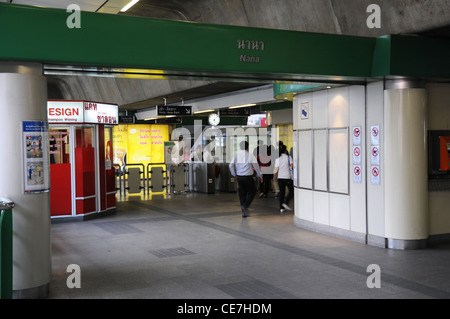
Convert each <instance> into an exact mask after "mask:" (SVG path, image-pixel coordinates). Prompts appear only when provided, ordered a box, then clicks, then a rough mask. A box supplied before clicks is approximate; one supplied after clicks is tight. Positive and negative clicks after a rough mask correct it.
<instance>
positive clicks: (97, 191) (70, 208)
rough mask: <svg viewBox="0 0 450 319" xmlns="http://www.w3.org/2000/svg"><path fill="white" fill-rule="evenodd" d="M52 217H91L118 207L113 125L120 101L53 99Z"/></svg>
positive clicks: (50, 119)
mask: <svg viewBox="0 0 450 319" xmlns="http://www.w3.org/2000/svg"><path fill="white" fill-rule="evenodd" d="M47 112H48V122H49V134H48V135H49V147H50V187H51V190H50V202H51V216H52V220H54V221H56V220H63V219H67V218H70V219H74V218H75V219H81V220H84V219H88V218H93V217H98V216H101V215H105V214H111V213H114V212H115V208H116V185H115V172H114V167H113V166H112V152H113V150H112V145H113V144H112V127H113V126H114V125H117V124H118V118H119V117H118V106H117V105H116V104H105V103H97V102H90V101H67V100H49V101H48V103H47Z"/></svg>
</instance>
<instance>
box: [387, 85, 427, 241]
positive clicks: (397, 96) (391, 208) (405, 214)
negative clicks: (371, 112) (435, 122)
mask: <svg viewBox="0 0 450 319" xmlns="http://www.w3.org/2000/svg"><path fill="white" fill-rule="evenodd" d="M384 97H385V114H384V121H385V131H386V132H385V148H386V149H385V151H384V156H385V176H384V178H385V235H386V238H387V239H388V248H397V249H415V248H422V247H424V246H425V244H426V239H427V238H428V235H429V233H428V175H427V103H426V90H425V89H424V86H423V83H416V82H413V81H391V82H386V87H385V92H384ZM381 151H382V152H383V150H381Z"/></svg>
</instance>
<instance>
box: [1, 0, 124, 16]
mask: <svg viewBox="0 0 450 319" xmlns="http://www.w3.org/2000/svg"><path fill="white" fill-rule="evenodd" d="M0 2H6V3H13V4H24V5H30V6H40V7H47V8H59V9H67V7H68V6H69V5H70V4H77V5H79V6H80V9H81V11H92V12H102V13H112V14H116V13H118V12H119V10H120V9H122V8H123V7H124V6H125V5H126V4H127V3H128V2H130V0H35V1H30V0H0Z"/></svg>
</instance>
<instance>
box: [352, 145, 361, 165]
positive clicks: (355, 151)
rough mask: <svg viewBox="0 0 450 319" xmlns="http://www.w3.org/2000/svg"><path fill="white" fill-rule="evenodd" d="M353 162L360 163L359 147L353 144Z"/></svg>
mask: <svg viewBox="0 0 450 319" xmlns="http://www.w3.org/2000/svg"><path fill="white" fill-rule="evenodd" d="M353 164H361V147H360V146H353Z"/></svg>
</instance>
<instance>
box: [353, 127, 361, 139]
mask: <svg viewBox="0 0 450 319" xmlns="http://www.w3.org/2000/svg"><path fill="white" fill-rule="evenodd" d="M353 135H354V136H355V137H359V136H360V135H361V131H360V130H359V127H355V129H354V130H353Z"/></svg>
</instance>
